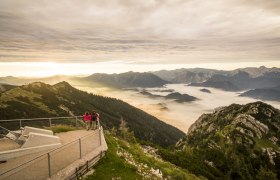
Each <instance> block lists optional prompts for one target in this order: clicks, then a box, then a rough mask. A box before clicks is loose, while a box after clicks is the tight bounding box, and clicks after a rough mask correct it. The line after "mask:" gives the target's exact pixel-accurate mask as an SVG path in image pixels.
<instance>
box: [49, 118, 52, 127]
mask: <svg viewBox="0 0 280 180" xmlns="http://www.w3.org/2000/svg"><path fill="white" fill-rule="evenodd" d="M49 123H50V127H51V126H52V118H49Z"/></svg>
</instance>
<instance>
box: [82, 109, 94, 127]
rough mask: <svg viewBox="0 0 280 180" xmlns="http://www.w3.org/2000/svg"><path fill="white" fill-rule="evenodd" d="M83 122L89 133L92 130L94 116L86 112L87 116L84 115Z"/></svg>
mask: <svg viewBox="0 0 280 180" xmlns="http://www.w3.org/2000/svg"><path fill="white" fill-rule="evenodd" d="M83 120H84V122H85V123H86V129H87V131H88V130H90V129H91V120H92V116H91V115H90V114H89V113H88V112H85V114H84V115H83Z"/></svg>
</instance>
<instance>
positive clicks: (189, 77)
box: [0, 66, 280, 101]
mask: <svg viewBox="0 0 280 180" xmlns="http://www.w3.org/2000/svg"><path fill="white" fill-rule="evenodd" d="M59 81H68V82H70V83H72V84H75V85H78V84H87V85H91V86H94V87H100V86H101V87H104V86H106V87H113V88H119V89H124V88H135V87H142V88H147V87H161V86H164V85H165V84H170V83H187V84H189V85H190V86H199V87H212V88H218V89H221V90H225V91H248V90H254V89H257V90H256V91H255V93H254V94H256V92H258V95H252V91H251V92H250V93H249V92H248V93H246V94H243V96H247V95H248V96H249V97H253V98H255V97H258V98H259V99H263V100H265V99H269V100H275V101H279V100H278V99H277V98H274V97H275V96H277V94H278V92H277V91H274V89H275V88H277V87H279V86H280V69H279V68H266V67H264V66H261V67H259V68H241V69H236V70H232V71H221V70H214V69H202V68H194V69H177V70H170V71H167V70H162V71H155V72H146V73H137V72H126V73H121V74H102V73H96V74H92V75H90V76H87V77H74V76H61V75H58V76H52V77H46V78H32V79H27V78H16V77H12V76H8V77H1V78H0V83H5V84H12V85H23V84H28V83H31V82H44V83H49V84H55V83H57V82H59ZM260 89H262V93H260ZM268 89H269V90H268ZM264 92H265V93H264ZM275 94H276V95H275ZM278 96H280V95H279V94H278ZM268 97H269V98H268Z"/></svg>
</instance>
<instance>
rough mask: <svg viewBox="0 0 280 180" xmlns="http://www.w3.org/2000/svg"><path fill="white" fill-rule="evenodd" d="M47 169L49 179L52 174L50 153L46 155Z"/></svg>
mask: <svg viewBox="0 0 280 180" xmlns="http://www.w3.org/2000/svg"><path fill="white" fill-rule="evenodd" d="M48 168H49V178H51V176H52V172H51V156H50V153H48Z"/></svg>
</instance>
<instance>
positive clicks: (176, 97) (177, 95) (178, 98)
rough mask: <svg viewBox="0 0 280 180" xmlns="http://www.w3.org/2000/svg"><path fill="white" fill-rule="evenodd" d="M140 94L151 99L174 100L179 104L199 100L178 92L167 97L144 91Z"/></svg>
mask: <svg viewBox="0 0 280 180" xmlns="http://www.w3.org/2000/svg"><path fill="white" fill-rule="evenodd" d="M139 94H142V95H145V96H148V97H150V98H163V99H169V100H174V101H175V102H178V103H184V102H191V101H195V100H198V98H196V97H194V96H190V95H188V94H181V93H178V92H173V93H170V94H168V95H166V96H162V95H156V94H152V93H150V92H148V91H146V90H142V91H140V92H139Z"/></svg>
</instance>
